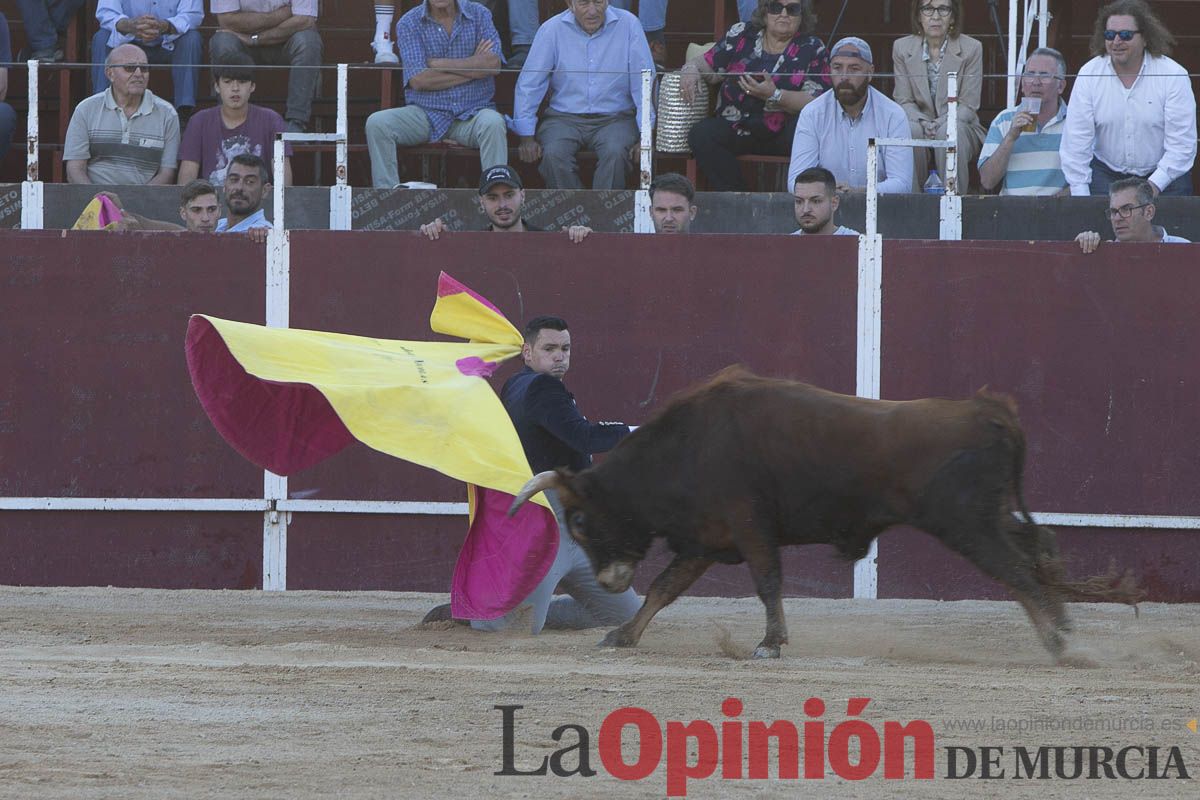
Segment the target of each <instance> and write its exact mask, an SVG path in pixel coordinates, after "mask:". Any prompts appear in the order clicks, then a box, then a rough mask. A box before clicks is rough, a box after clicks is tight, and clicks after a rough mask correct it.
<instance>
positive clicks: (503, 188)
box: [421, 164, 592, 244]
mask: <svg viewBox="0 0 1200 800" xmlns="http://www.w3.org/2000/svg"><path fill="white" fill-rule="evenodd" d="M524 205H525V189H524V187H523V186H522V185H521V176H520V175H518V174H517V171H516V170H515V169H513V168H512V167H510V166H508V165H507V164H497V165H496V166H494V167H488V168H487V169H485V170H484V171H483V176H482V177H481V178H480V179H479V207H480V208H481V209H483V213H484V215H485V216H486V217H487V218H488V221H489V224H488V226H487V227H486V228H484V230H488V231H495V232H497V233H522V232H524V231H540V230H541V228H535V227H534V226H533V225H530V224H529V222H527V221H526V220H525V218H524V217H522V216H521V208H522V206H524ZM449 230H450V227H449V226H448V225H446V222H445V220H443V219H442V218H441V217H438V218H436V219H435V220H433V221H432V222H427V223H425V224H424V225H422V226H421V233H423V234H425V236H426V237H427V238H428V239H429V240H430V241H434V240H436V239H438V238H439V237H440V236H441V235H442V234H443V233H446V232H447V231H449ZM566 230H567V236H568V238H570V240H571V241H572V242H573V243H574V244H579V243H580V242H582V241H583V240H584V239H586V238H587V235H588V234H589V233H591V232H592V229H591V228H589V227H587V226H586V225H571V226H570V227H568V228H567V229H566Z"/></svg>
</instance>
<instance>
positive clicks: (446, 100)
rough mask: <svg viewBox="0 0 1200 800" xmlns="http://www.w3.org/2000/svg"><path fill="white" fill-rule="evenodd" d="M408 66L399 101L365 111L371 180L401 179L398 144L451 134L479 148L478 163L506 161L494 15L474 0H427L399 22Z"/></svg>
mask: <svg viewBox="0 0 1200 800" xmlns="http://www.w3.org/2000/svg"><path fill="white" fill-rule="evenodd" d="M396 42H397V44H398V45H399V46H400V61H401V63H402V64H403V67H404V100H405V102H406V103H407V105H405V106H404V107H402V108H387V109H384V110H383V111H376V112H375V113H374V114H372V115H371V116H370V117H368V118H367V150H368V151H369V152H370V155H371V181H372V184H373V185H374V186H375V188H377V189H391V188H393V187H395V186H396V185H397V184H398V183H400V174H399V168H398V166H397V159H396V146H397V145H399V146H401V147H411V146H413V145H418V144H423V143H425V142H436V141H440V140H442V139H450V140H453V141H455V142H458V143H459V144H464V145H467V146H468V147H478V148H479V162H480V164H479V166H480V168H481V169H483V168H485V167H490V166H493V165H496V164H507V163H508V133H507V130H506V128H505V124H504V117H502V116H501V115H500V113H499V112H497V111H496V107H495V95H496V81H495V79H494V77H493V76H495V74H496V73H497V72H499V71H500V36H499V34H497V33H496V26H495V25H493V24H492V15H491V12H489V11H488V10H487V9H486V8H484V7H483V6H482V5H480V4H479V3H475V2H472V0H425V2H424V3H422V4H421V5H419V6H417V7H416V8H413V9H412V10H410V11H408V12H407V13H405V15H404V16H402V17H401V18H400V22H398V23H397V24H396Z"/></svg>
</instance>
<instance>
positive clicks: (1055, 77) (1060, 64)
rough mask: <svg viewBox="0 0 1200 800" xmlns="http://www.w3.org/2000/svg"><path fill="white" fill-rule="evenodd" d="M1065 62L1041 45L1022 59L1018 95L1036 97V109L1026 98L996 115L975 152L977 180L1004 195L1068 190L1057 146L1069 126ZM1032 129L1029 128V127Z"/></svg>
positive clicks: (1059, 193)
mask: <svg viewBox="0 0 1200 800" xmlns="http://www.w3.org/2000/svg"><path fill="white" fill-rule="evenodd" d="M1066 74H1067V62H1066V60H1064V59H1063V56H1062V53H1060V52H1058V51H1057V50H1054V49H1052V48H1049V47H1039V48H1038V49H1037V50H1034V51H1033V55H1031V56H1030V57H1029V60H1028V61H1026V62H1025V72H1024V74H1023V75H1022V76H1021V96H1022V98H1025V99H1026V100H1028V99H1035V100H1036V101H1037V102H1038V104H1039V110H1038V111H1037V112H1036V113H1035V112H1031V111H1029V110H1027V109H1029V108H1030V106H1028V105H1027V104H1026V103H1025V102H1022V103H1021V104H1020V105H1016V106H1013V107H1012V108H1006V109H1005V110H1003V111H1001V112H1000V113H999V114H997V115H996V118H995V119H994V120H992V125H991V127H990V128H988V132H987V138H986V139H985V140H984V142H983V149H982V150H980V151H979V182H980V183H981V184H983V188H984V189H987V190H988V191H989V192H992V191H995V190H996V188H997V187H999V188H1000V194H1002V195H1043V196H1044V195H1062V194H1068V193H1069V190H1068V189H1067V178H1066V176H1064V175H1063V171H1062V161H1061V160H1060V159H1059V155H1058V148H1059V145H1060V144H1061V142H1062V130H1063V127H1064V126H1065V125H1066V124H1067V104H1066V102H1065V101H1064V100H1063V99H1062V92H1063V89H1064V88H1065V87H1066V85H1067V81H1066ZM1030 126H1032V127H1033V130H1032V131H1030V130H1029V127H1030Z"/></svg>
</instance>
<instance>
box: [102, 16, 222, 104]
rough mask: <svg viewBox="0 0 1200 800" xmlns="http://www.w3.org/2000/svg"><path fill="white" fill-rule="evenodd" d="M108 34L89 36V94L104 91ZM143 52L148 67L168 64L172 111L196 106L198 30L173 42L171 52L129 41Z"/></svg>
mask: <svg viewBox="0 0 1200 800" xmlns="http://www.w3.org/2000/svg"><path fill="white" fill-rule="evenodd" d="M111 35H112V32H111V31H106V30H105V29H104V28H101V29H100V30H98V31H96V35H95V36H93V37H92V94H95V93H97V92H103V91H104V90H105V89H107V88H108V78H107V77H105V75H104V59H106V58H108V54H109V53H110V52H111V51H112V48H111V47H109V46H108V37H109V36H111ZM132 44H136V45H137V46H138V47H140V48H142V50H144V51H145V53H146V60H147V61H149V62H150V63H151V64H170V65H171V84H172V85H173V86H174V88H175V93H174V95H173V99H174V100H175V107H176V108H187V107H189V106H195V105H196V87H197V85H198V84H199V81H200V67H199V66H198V65H199V64H200V59H201V57H202V53H201V50H202V47H203V43H202V41H201V39H200V31H197V30H191V31H188V32H187V33H185V34H184V35H183V36H180V37H179V38H178V39H176V40H175V42H174V44H175V49H174V50H167V49H166V48H165V47H162V46H161V45H158V46H155V47H149V46H147V45H144V44H142V43H141V42H136V41H135V42H132Z"/></svg>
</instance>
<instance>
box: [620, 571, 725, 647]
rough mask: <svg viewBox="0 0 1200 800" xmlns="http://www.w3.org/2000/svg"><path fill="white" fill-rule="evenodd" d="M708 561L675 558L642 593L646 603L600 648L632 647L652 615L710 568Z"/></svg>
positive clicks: (639, 638)
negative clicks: (644, 593) (648, 589)
mask: <svg viewBox="0 0 1200 800" xmlns="http://www.w3.org/2000/svg"><path fill="white" fill-rule="evenodd" d="M712 563H713V562H712V559H709V558H684V557H683V556H675V558H674V560H672V561H671V563H670V564H668V565H667V568H666V569H664V570H663V571H662V572H660V573H659V574H658V577H656V578H655V579H654V582H653V583H651V584H650V591H648V592H646V600H645V602H643V603H642V607H641V608H639V609H638V612H637V613H636V614H634V615H633V618H632V619H630V620H629V621H628V622H626V623H625V624H624V625H622V626H621V627H619V628H615V629H613V630H611V631H609V632H608V635H607V636H605V637H604V639H603V640H602V641H601V642H600V646H601V647H635V646H637V643H638V642H639V641H640V640H641V638H642V632H643V631H645V630H646V626H647V625H649V624H650V620H652V619H654V615H655V614H657V613H658V612H659V611H661V610H662V609H663V608H665V607H666V606H669V605H670V604H671V603H672V602H673V601H674V600H675V598H676V597H679V595H680V594H681V593H683V591H684V590H686V589H687V588H688V587H689V586H691V585H692V584H693V583H695V582H696V579H697V578H699V577H700V576H701V575H703V574H704V572H705V570H707V569H708V568H709V567H710V566H712Z"/></svg>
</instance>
